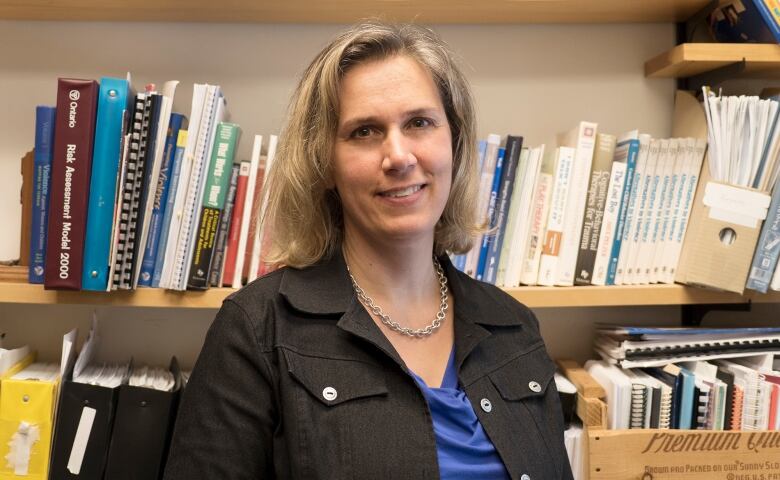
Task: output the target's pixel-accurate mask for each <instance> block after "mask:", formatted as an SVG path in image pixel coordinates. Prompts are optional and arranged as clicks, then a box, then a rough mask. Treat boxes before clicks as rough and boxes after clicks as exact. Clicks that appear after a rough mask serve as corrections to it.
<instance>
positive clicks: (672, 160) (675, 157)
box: [651, 139, 685, 283]
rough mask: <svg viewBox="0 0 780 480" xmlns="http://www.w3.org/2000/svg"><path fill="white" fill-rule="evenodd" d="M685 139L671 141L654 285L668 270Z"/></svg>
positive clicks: (654, 267) (659, 226)
mask: <svg viewBox="0 0 780 480" xmlns="http://www.w3.org/2000/svg"><path fill="white" fill-rule="evenodd" d="M684 141H685V140H684V139H680V140H677V139H672V140H670V145H671V146H670V148H669V163H668V164H667V167H666V171H665V172H664V183H665V184H666V185H665V188H664V192H663V195H662V199H661V213H660V216H659V221H658V238H657V240H656V242H657V246H656V249H655V255H654V259H653V271H652V272H651V273H652V278H651V280H652V283H658V282H660V281H661V280H662V278H661V276H662V274H663V273H664V271H665V270H666V268H665V267H664V262H665V257H666V250H667V249H668V248H670V246H669V242H668V241H667V236H668V234H669V231H670V230H671V219H672V202H673V201H674V197H675V190H676V189H677V183H678V180H679V171H678V170H677V166H678V164H679V163H682V162H683V160H684V157H685V144H684Z"/></svg>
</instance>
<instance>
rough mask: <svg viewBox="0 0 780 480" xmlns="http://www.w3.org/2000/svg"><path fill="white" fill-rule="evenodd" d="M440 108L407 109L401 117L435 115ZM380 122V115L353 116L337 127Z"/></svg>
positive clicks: (344, 127) (343, 127)
mask: <svg viewBox="0 0 780 480" xmlns="http://www.w3.org/2000/svg"><path fill="white" fill-rule="evenodd" d="M441 113H442V112H441V108H437V107H423V108H415V109H412V110H407V111H406V112H404V113H403V118H410V117H419V116H429V117H431V116H436V115H439V114H441ZM377 123H382V120H381V117H378V116H374V115H369V116H365V117H355V118H349V119H347V120H345V121H344V122H343V123H342V124H341V125H340V127H339V129H348V128H351V127H357V126H359V125H365V124H369V125H371V124H377Z"/></svg>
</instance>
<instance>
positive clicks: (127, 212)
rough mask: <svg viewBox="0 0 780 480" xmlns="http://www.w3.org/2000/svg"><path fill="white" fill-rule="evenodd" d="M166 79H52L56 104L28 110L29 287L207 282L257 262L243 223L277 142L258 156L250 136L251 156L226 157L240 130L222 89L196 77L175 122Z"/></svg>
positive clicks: (227, 281) (252, 237)
mask: <svg viewBox="0 0 780 480" xmlns="http://www.w3.org/2000/svg"><path fill="white" fill-rule="evenodd" d="M177 85H178V82H176V81H171V82H166V83H165V85H164V86H163V88H162V91H159V92H158V91H157V90H156V88H155V86H154V85H148V86H147V87H146V88H145V89H144V91H143V92H139V93H135V91H134V89H133V88H132V85H131V83H130V80H129V77H128V79H118V78H110V77H105V78H102V79H101V81H100V83H98V82H96V81H94V80H79V79H66V78H61V79H59V80H58V89H57V105H56V107H47V106H40V107H38V108H37V110H36V135H35V154H34V157H35V160H34V163H35V173H34V175H33V178H34V182H33V189H32V190H33V191H32V195H33V198H32V206H33V215H32V217H33V221H32V227H31V228H32V235H31V248H30V269H29V281H30V282H31V283H43V284H44V286H45V288H47V289H49V288H50V289H68V290H80V289H83V290H93V291H110V290H116V289H135V288H138V287H160V288H167V289H172V290H185V289H188V288H189V289H206V288H209V287H210V286H223V285H233V286H241V284H242V283H243V281H245V279H247V278H248V279H253V278H255V277H256V276H257V275H258V274H259V273H262V272H263V270H264V269H265V268H266V267H265V266H264V265H260V262H259V258H260V252H259V245H261V244H262V242H260V241H259V239H258V238H256V237H258V235H259V234H258V232H255V231H254V229H253V228H251V227H252V226H254V222H250V219H253V218H255V216H254V215H253V214H254V213H256V212H257V211H258V209H259V208H260V201H261V199H260V198H259V197H260V196H259V195H258V194H257V193H256V192H259V191H260V190H261V188H262V182H263V177H264V175H263V171H264V168H265V164H266V163H267V162H270V161H271V160H272V158H273V155H274V150H275V143H276V137H275V136H271V141H270V145H269V148H268V155H267V156H266V157H264V158H262V159H261V149H262V136H256V137H255V139H254V142H255V145H254V149H253V154H252V159H251V161H244V162H240V161H238V162H237V161H236V158H235V156H236V151H237V148H238V143H239V140H240V136H241V128H240V127H239V126H238V125H236V124H234V123H230V122H229V117H230V115H229V112H228V110H227V103H226V101H225V97H224V95H223V93H222V89H221V88H220V87H219V86H217V85H207V84H195V85H194V87H193V96H192V107H191V110H190V115H189V117H185V116H184V115H182V114H179V113H174V112H172V105H173V100H174V95H175V92H176V88H177ZM250 223H252V225H251V226H250ZM255 245H258V247H257V248H253V247H255ZM245 257H247V259H248V261H245ZM250 263H251V264H252V265H254V269H253V270H250V268H249V267H250Z"/></svg>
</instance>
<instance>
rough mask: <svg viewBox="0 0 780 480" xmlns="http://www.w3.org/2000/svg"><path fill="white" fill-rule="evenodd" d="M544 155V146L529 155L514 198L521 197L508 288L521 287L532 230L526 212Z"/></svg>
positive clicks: (514, 233) (514, 232) (506, 281)
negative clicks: (521, 277) (521, 276)
mask: <svg viewBox="0 0 780 480" xmlns="http://www.w3.org/2000/svg"><path fill="white" fill-rule="evenodd" d="M543 155H544V145H541V146H539V147H534V148H532V149H531V151H530V152H529V154H528V162H527V164H526V165H527V166H526V172H525V175H523V181H522V183H521V184H520V185H515V188H517V187H520V190H519V191H516V192H517V193H516V194H515V193H513V195H512V196H513V197H515V196H517V197H520V198H519V201H518V203H517V208H518V212H517V221H516V222H515V225H514V227H515V228H514V230H513V231H512V245H511V246H510V248H509V258H508V260H507V266H506V273H505V276H504V285H505V286H507V287H517V286H519V285H520V270H521V269H522V264H523V256H524V255H525V251H526V248H527V246H528V238H529V232H530V229H531V217H530V215H526V214H525V212H529V211H530V210H531V202H532V200H533V193H534V192H533V191H534V183H536V178H537V176H538V175H539V168H541V165H542V156H543Z"/></svg>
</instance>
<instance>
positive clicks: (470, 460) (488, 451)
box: [412, 347, 509, 480]
mask: <svg viewBox="0 0 780 480" xmlns="http://www.w3.org/2000/svg"><path fill="white" fill-rule="evenodd" d="M412 375H413V376H414V379H415V380H416V381H417V384H418V385H419V386H420V389H422V392H423V394H424V395H425V399H426V400H427V401H428V407H429V408H430V409H431V416H432V417H433V433H434V436H435V437H436V450H437V453H438V457H439V474H440V476H441V479H442V480H449V479H456V478H469V479H491V480H494V479H495V480H501V479H506V480H509V474H508V473H507V471H506V467H505V466H504V463H503V462H502V461H501V458H500V457H499V456H498V452H497V451H496V448H495V447H494V446H493V442H491V441H490V439H489V438H488V436H487V434H486V433H485V430H484V429H483V428H482V424H480V423H479V419H478V418H477V414H476V413H474V409H473V408H471V403H470V402H469V399H468V398H467V397H466V393H465V392H464V391H463V389H461V388H460V385H458V373H457V371H456V370H455V348H454V347H453V349H452V352H451V353H450V358H449V360H448V361H447V369H446V370H445V371H444V378H443V379H442V383H441V387H439V388H429V387H428V385H426V384H425V381H424V380H423V379H422V378H420V377H418V376H417V374H415V373H414V372H412Z"/></svg>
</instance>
